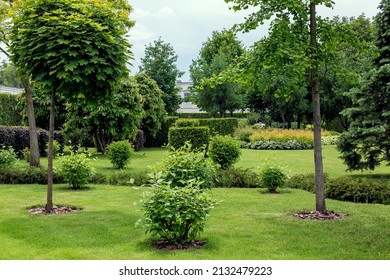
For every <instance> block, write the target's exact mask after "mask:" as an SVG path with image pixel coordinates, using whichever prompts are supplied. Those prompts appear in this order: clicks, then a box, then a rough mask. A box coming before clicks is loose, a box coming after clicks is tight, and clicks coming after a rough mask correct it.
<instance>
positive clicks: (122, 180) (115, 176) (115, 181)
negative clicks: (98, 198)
mask: <svg viewBox="0 0 390 280" xmlns="http://www.w3.org/2000/svg"><path fill="white" fill-rule="evenodd" d="M148 181H149V177H148V176H147V174H146V173H136V174H133V173H131V172H129V171H126V170H121V171H119V172H114V173H112V174H110V175H109V176H108V183H109V184H110V185H112V186H142V185H144V184H147V183H148Z"/></svg>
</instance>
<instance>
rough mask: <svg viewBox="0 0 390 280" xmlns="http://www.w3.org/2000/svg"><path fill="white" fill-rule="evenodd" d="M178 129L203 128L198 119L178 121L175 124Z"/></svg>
mask: <svg viewBox="0 0 390 280" xmlns="http://www.w3.org/2000/svg"><path fill="white" fill-rule="evenodd" d="M175 126H177V127H194V126H201V125H200V121H199V120H197V119H178V120H177V121H176V123H175Z"/></svg>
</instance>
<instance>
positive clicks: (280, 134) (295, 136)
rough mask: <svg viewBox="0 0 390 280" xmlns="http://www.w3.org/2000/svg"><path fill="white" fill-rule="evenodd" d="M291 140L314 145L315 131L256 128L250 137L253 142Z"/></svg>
mask: <svg viewBox="0 0 390 280" xmlns="http://www.w3.org/2000/svg"><path fill="white" fill-rule="evenodd" d="M289 140H296V141H298V142H299V143H302V144H310V145H313V143H314V138H313V132H312V131H305V130H296V129H261V130H255V131H254V132H253V134H252V136H251V137H250V141H251V142H256V141H275V142H279V143H280V142H287V141H289Z"/></svg>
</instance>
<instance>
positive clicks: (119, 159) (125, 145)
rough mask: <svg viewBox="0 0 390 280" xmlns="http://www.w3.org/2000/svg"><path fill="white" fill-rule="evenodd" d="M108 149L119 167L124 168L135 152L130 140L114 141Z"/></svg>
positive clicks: (111, 159)
mask: <svg viewBox="0 0 390 280" xmlns="http://www.w3.org/2000/svg"><path fill="white" fill-rule="evenodd" d="M107 150H108V153H107V154H108V158H109V159H110V161H111V163H112V164H113V166H114V167H115V168H117V169H124V168H125V167H126V165H127V164H128V163H129V162H130V158H131V156H132V155H133V154H134V148H133V146H132V145H131V144H130V142H129V141H119V142H113V143H111V144H110V145H109V146H108V147H107Z"/></svg>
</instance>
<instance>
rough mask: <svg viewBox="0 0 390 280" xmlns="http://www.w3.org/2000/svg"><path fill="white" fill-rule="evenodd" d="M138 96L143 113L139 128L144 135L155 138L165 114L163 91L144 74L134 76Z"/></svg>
mask: <svg viewBox="0 0 390 280" xmlns="http://www.w3.org/2000/svg"><path fill="white" fill-rule="evenodd" d="M134 79H135V82H136V83H137V88H138V92H139V94H140V95H141V96H142V98H143V100H142V109H143V111H144V114H143V118H142V120H141V126H140V128H141V129H142V130H143V131H144V132H145V134H146V135H148V136H152V137H155V136H156V134H157V132H158V131H159V130H160V128H161V126H162V124H163V123H164V121H165V119H166V117H167V112H166V111H165V104H164V100H163V99H162V98H163V95H164V93H163V91H162V90H161V89H160V88H159V87H158V85H157V83H156V82H155V81H154V80H153V79H152V78H150V77H149V76H148V75H146V74H145V73H138V74H136V75H135V76H134Z"/></svg>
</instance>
